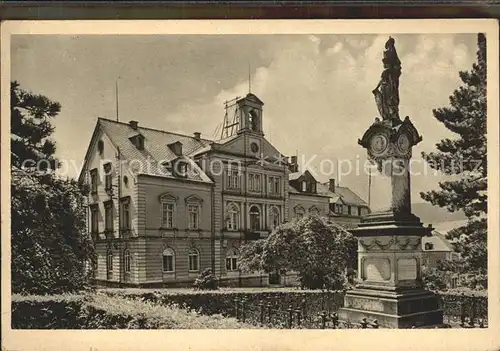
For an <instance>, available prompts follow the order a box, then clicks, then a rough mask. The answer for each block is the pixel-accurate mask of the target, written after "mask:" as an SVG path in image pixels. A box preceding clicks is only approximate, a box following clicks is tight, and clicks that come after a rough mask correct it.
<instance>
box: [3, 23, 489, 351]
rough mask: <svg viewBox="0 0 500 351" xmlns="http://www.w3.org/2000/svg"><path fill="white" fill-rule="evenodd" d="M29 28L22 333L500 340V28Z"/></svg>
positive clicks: (21, 135)
mask: <svg viewBox="0 0 500 351" xmlns="http://www.w3.org/2000/svg"><path fill="white" fill-rule="evenodd" d="M192 22H196V21H192ZM216 22H217V21H216ZM332 22H335V21H332ZM365 22H366V21H365ZM377 22H384V21H377ZM429 22H430V23H432V22H433V21H429ZM434 22H437V21H434ZM448 22H450V21H448ZM451 22H453V21H451ZM469 22H470V21H469ZM21 23H22V22H19V24H17V27H16V26H15V25H13V26H12V28H11V31H10V33H9V34H8V35H7V34H5V31H3V33H2V46H3V47H5V46H7V45H8V61H7V62H8V63H5V61H4V59H3V58H2V73H3V72H8V73H9V74H8V75H7V76H5V75H3V74H2V87H3V88H4V90H5V88H10V95H8V93H7V92H5V91H4V92H3V95H2V105H3V106H2V115H4V114H7V113H10V118H8V117H7V116H3V118H2V140H3V141H2V162H3V163H2V166H4V167H3V168H4V171H3V172H2V194H3V197H2V208H4V205H5V204H8V208H9V211H8V212H4V210H2V231H4V230H6V231H5V232H4V233H6V234H10V240H9V238H7V239H6V238H5V235H4V238H3V241H2V261H3V264H2V270H3V273H5V272H6V271H7V274H8V276H7V278H8V281H7V282H6V277H5V274H2V291H7V290H8V291H10V294H9V299H8V300H4V298H2V306H7V307H8V309H9V310H10V311H9V313H8V314H9V322H10V326H9V328H10V329H11V331H10V332H15V331H21V330H38V331H40V330H138V329H141V330H144V329H147V330H165V329H170V330H171V329H174V330H176V329H177V330H180V329H226V330H227V329H256V330H261V331H266V330H274V331H276V332H280V333H284V332H286V331H287V330H288V331H291V330H294V331H297V332H299V330H318V331H319V330H329V331H331V332H332V333H342V331H345V330H349V329H371V330H373V329H384V330H386V329H387V330H393V329H417V330H423V329H424V330H429V329H436V332H438V331H439V330H441V329H453V330H455V332H456V333H458V334H457V335H460V333H462V332H465V331H462V330H463V329H473V330H476V331H477V332H478V333H479V332H481V330H484V331H485V332H486V331H487V330H491V327H492V322H493V321H492V313H493V314H494V313H495V311H496V310H491V309H489V301H488V298H489V297H490V299H491V297H492V298H493V299H494V300H495V301H496V302H497V303H498V301H497V300H498V296H495V295H491V293H492V290H491V284H490V286H489V285H488V281H490V283H491V282H494V281H492V280H491V274H489V273H491V272H490V270H489V262H490V261H489V260H491V258H492V257H493V259H494V262H493V264H494V266H495V267H496V268H495V269H496V270H498V247H492V246H491V242H490V240H495V241H494V243H495V244H497V242H498V239H497V238H496V237H495V239H492V236H491V235H492V233H493V234H494V235H496V236H498V207H496V208H495V207H494V206H498V163H497V162H498V147H499V146H498V145H499V144H498V140H499V136H498V81H497V78H498V24H497V23H496V22H494V21H493V22H491V21H485V22H481V21H476V22H475V24H474V25H472V23H464V26H462V25H461V24H455V28H456V30H455V31H454V30H453V27H452V26H450V25H448V26H443V30H442V31H439V30H434V31H432V30H430V29H429V28H427V29H426V28H424V26H418V25H416V26H415V25H414V26H412V27H408V26H406V27H405V26H403V25H401V27H398V26H393V27H391V26H385V27H383V29H379V30H378V27H377V26H372V25H369V24H368V25H365V27H363V28H364V30H361V29H360V28H359V27H357V28H356V29H355V30H353V28H355V27H356V26H354V25H353V24H351V23H348V24H346V23H344V26H343V27H336V26H335V25H334V24H331V25H330V26H325V27H323V28H327V29H324V30H314V28H316V29H317V28H321V26H316V27H314V28H311V29H310V30H309V29H308V28H307V26H305V28H304V29H303V30H297V31H292V30H283V28H290V27H289V26H288V27H287V26H276V31H277V32H276V33H272V32H270V28H273V26H272V24H271V23H272V21H268V23H269V25H267V26H266V25H264V26H262V28H261V27H259V25H257V24H254V25H253V27H251V26H250V27H249V28H253V29H250V30H248V29H242V33H238V32H237V31H236V30H230V29H229V30H228V28H231V27H230V26H229V25H227V24H226V25H225V26H222V27H218V26H220V24H215V23H214V22H208V23H206V26H205V27H203V26H202V27H200V28H199V30H196V29H191V30H187V32H181V30H175V28H176V27H175V24H172V23H170V27H168V26H167V28H170V29H171V30H168V29H167V30H165V32H164V33H158V32H155V31H151V32H147V31H146V33H139V31H137V33H133V31H131V30H124V32H123V33H120V32H118V30H116V29H114V30H110V29H109V27H108V29H107V30H105V31H103V32H102V33H98V32H96V31H95V30H94V31H93V30H92V29H91V30H88V29H89V28H90V27H91V26H89V25H88V24H87V25H86V26H84V30H78V29H71V30H69V29H68V30H67V31H66V32H64V29H61V28H64V26H63V27H58V28H57V29H56V30H55V31H54V32H53V33H50V31H48V32H47V28H50V27H41V30H40V32H39V33H38V32H37V27H36V26H35V27H34V29H35V30H34V31H29V30H24V27H23V26H22V24H21ZM239 23H242V24H244V23H245V21H239ZM413 23H414V24H416V23H418V21H413ZM483 23H484V24H483ZM365 24H366V23H365ZM26 25H27V26H28V24H26ZM193 25H194V26H195V24H194V23H193ZM187 27H189V26H188V25H187V24H183V25H179V26H178V27H177V28H187ZM27 28H29V27H26V29H27ZM68 28H69V27H68ZM75 28H76V27H75ZM125 28H128V27H125ZM138 28H139V27H138ZM172 28H173V29H172ZM193 28H195V27H193ZM204 28H205V29H206V28H209V30H204ZM221 28H222V29H221ZM233 28H238V27H236V26H235V27H233ZM241 28H243V26H241ZM280 28H281V30H280ZM337 28H340V29H338V30H337ZM342 28H343V29H342ZM346 28H347V29H346ZM408 28H411V30H408ZM435 28H439V26H435ZM464 28H466V29H464ZM473 28H476V30H472V29H473ZM4 29H5V27H4ZM16 30H17V32H16ZM155 30H156V29H155ZM266 31H267V32H266ZM491 33H493V34H491ZM5 39H8V40H7V44H5ZM495 40H496V41H495ZM2 49H3V48H2ZM2 55H6V54H5V52H4V50H2ZM3 57H5V56H3ZM489 60H494V61H493V62H490V61H489ZM7 65H8V67H5V66H7ZM490 67H493V68H492V69H493V70H494V74H495V75H496V76H495V75H494V76H493V81H492V79H491V77H490ZM7 77H8V78H7ZM495 80H496V81H495ZM490 89H494V90H493V93H491V91H490ZM487 97H489V98H490V99H488V98H487ZM491 99H496V101H492V100H491ZM9 101H10V103H9ZM490 104H492V105H493V108H495V110H492V107H491V106H490ZM491 111H493V113H492V112H491ZM487 116H488V117H487ZM9 140H10V141H9ZM5 149H7V150H5ZM9 153H10V155H9ZM4 156H5V157H7V159H5V157H4ZM493 157H496V158H493ZM488 161H489V162H488ZM488 163H490V174H488ZM7 167H10V172H7V171H6V168H7ZM492 170H493V172H494V173H493V174H492V173H491V171H492ZM7 173H10V174H7ZM491 189H496V193H492V196H491V197H494V198H495V199H491V198H490V197H489V196H488V195H489V194H490V193H491ZM492 201H493V202H492ZM492 213H493V218H491V217H489V216H488V214H490V215H491V214H492ZM6 221H8V224H6V223H5V222H6ZM7 225H8V227H6V226H7ZM7 237H8V235H7ZM5 245H8V250H4V248H5ZM497 246H498V245H497ZM491 250H493V251H491ZM6 253H8V256H6ZM6 262H7V263H6ZM490 263H491V262H490ZM5 266H7V267H8V268H6V267H5ZM491 267H492V265H490V269H491ZM492 274H498V273H497V272H494V273H492ZM494 284H496V285H498V284H497V283H496V282H494ZM495 289H496V290H494V291H497V289H498V287H497V286H496V287H495ZM490 306H491V301H490ZM495 308H496V307H495ZM4 311H5V310H4ZM381 332H382V330H381ZM273 335H275V334H273ZM276 335H280V334H276ZM287 335H288V334H287ZM323 335H325V334H323ZM484 335H488V334H484ZM324 337H325V338H326V336H324ZM421 337H422V336H421ZM488 337H489V338H491V336H488ZM351 338H352V335H351ZM132 339H133V338H132ZM235 340H237V338H236V339H235ZM306 345H307V344H306ZM115 346H116V345H115ZM116 347H118V346H116ZM235 347H237V346H235ZM304 347H305V346H304ZM102 349H105V348H102ZM115 349H116V348H115Z"/></svg>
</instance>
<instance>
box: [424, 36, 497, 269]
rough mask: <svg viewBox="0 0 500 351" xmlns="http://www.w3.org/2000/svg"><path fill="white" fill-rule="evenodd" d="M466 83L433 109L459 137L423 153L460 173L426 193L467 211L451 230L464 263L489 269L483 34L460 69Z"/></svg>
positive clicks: (467, 266)
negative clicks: (474, 59) (469, 61)
mask: <svg viewBox="0 0 500 351" xmlns="http://www.w3.org/2000/svg"><path fill="white" fill-rule="evenodd" d="M459 75H460V78H461V80H462V82H463V84H462V85H461V86H460V87H459V88H458V89H457V90H455V91H454V92H453V95H451V96H450V106H449V107H442V108H438V109H434V110H433V111H432V112H433V114H434V117H435V118H436V119H437V120H438V121H440V122H441V123H443V124H444V125H445V127H446V128H447V129H449V130H450V131H452V132H454V133H456V134H457V135H458V138H455V139H443V140H441V141H440V142H439V143H438V144H436V148H437V150H438V151H439V152H431V153H425V152H424V153H422V156H423V158H424V159H425V160H426V161H427V163H428V164H429V165H430V167H432V168H434V169H436V170H438V171H441V172H442V173H444V174H446V175H450V176H457V175H458V176H459V179H458V180H457V179H454V180H449V181H444V182H440V183H439V187H440V190H437V191H429V192H425V193H421V194H420V195H421V196H422V198H423V199H424V200H426V201H429V202H430V203H432V204H433V205H437V206H440V207H446V208H447V209H448V210H449V211H451V212H454V211H463V212H464V213H465V215H466V216H467V218H468V223H467V225H465V226H463V227H460V228H457V229H454V230H452V231H450V232H449V233H447V238H448V239H450V240H452V241H453V242H454V243H455V247H456V249H457V251H458V252H460V253H461V256H462V258H463V260H464V262H463V263H464V265H463V269H465V270H466V271H468V272H471V273H472V272H474V273H480V274H485V273H486V269H487V244H486V240H487V221H486V215H487V207H488V206H487V157H486V38H485V35H484V34H481V33H480V34H479V35H478V51H477V62H476V63H474V64H473V66H472V70H470V71H463V72H460V73H459Z"/></svg>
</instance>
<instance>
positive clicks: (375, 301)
mask: <svg viewBox="0 0 500 351" xmlns="http://www.w3.org/2000/svg"><path fill="white" fill-rule="evenodd" d="M430 230H431V228H425V227H423V226H422V223H420V220H419V219H418V217H416V216H414V215H411V214H410V215H407V216H402V215H397V214H394V212H393V211H387V212H379V213H373V214H371V215H369V216H367V217H365V218H364V219H363V221H362V223H361V224H360V225H359V227H358V228H357V229H354V230H352V232H353V234H354V235H355V236H356V237H357V238H358V284H357V285H356V288H355V289H353V290H351V291H348V292H347V293H346V296H345V301H344V307H343V308H341V309H340V310H339V317H340V319H341V320H345V321H350V322H358V321H360V320H361V319H362V318H363V317H365V318H366V319H367V321H373V320H375V319H376V320H377V321H378V323H379V325H380V326H381V327H386V328H412V327H421V326H429V325H438V324H441V323H442V321H443V312H442V311H441V310H440V309H439V305H438V298H437V296H435V294H433V293H432V292H429V291H426V290H425V289H424V288H423V286H422V280H421V255H422V236H424V235H426V234H428V233H429V231H430Z"/></svg>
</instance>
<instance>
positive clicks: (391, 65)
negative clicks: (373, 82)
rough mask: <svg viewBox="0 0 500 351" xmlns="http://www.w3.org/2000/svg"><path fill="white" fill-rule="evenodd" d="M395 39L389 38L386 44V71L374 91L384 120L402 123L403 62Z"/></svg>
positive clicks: (384, 62) (383, 60) (384, 61)
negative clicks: (400, 110) (400, 93)
mask: <svg viewBox="0 0 500 351" xmlns="http://www.w3.org/2000/svg"><path fill="white" fill-rule="evenodd" d="M394 42H395V41H394V39H393V38H392V37H389V40H387V42H386V43H385V51H384V58H383V59H382V62H383V64H384V70H383V71H382V75H381V78H380V82H379V83H378V85H377V87H376V88H375V89H374V90H373V95H375V102H376V104H377V108H378V110H379V112H380V115H381V117H382V119H383V120H384V121H385V120H391V121H400V118H399V76H400V75H401V61H400V60H399V58H398V54H397V52H396V48H395V47H394Z"/></svg>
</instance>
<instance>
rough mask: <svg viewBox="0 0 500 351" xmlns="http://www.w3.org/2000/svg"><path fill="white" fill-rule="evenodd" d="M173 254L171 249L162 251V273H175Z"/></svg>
mask: <svg viewBox="0 0 500 351" xmlns="http://www.w3.org/2000/svg"><path fill="white" fill-rule="evenodd" d="M174 263H175V253H174V250H172V249H171V248H166V249H165V250H163V271H164V272H174V271H175V266H174Z"/></svg>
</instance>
